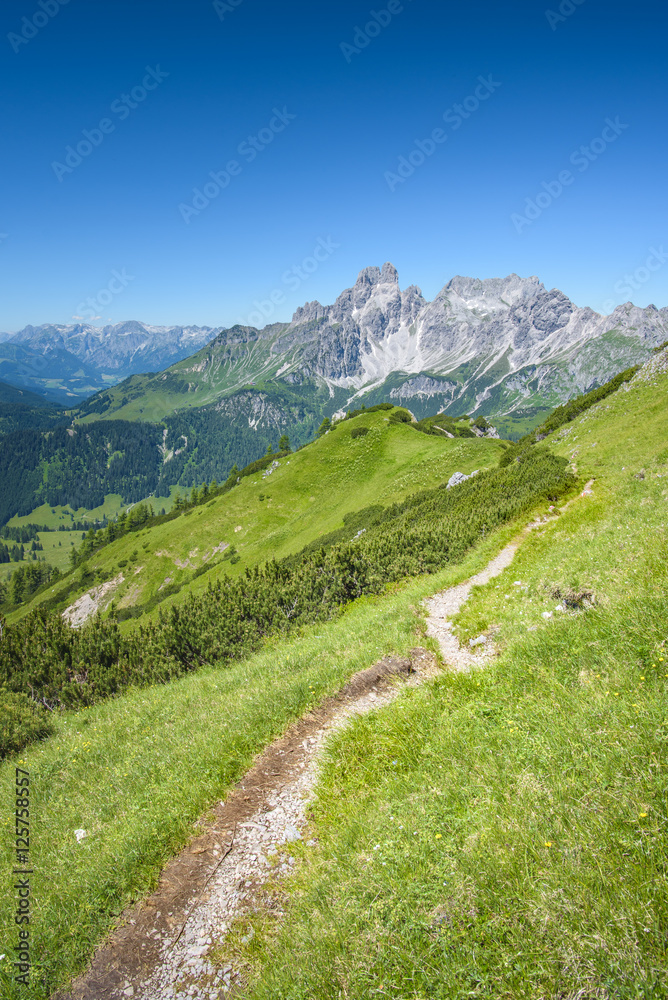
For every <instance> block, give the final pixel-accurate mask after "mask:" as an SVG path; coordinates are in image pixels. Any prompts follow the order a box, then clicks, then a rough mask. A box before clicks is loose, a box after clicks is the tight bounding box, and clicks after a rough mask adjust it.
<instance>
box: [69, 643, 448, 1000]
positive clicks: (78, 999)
mask: <svg viewBox="0 0 668 1000" xmlns="http://www.w3.org/2000/svg"><path fill="white" fill-rule="evenodd" d="M437 670H438V667H437V662H436V657H435V656H434V654H433V653H430V652H428V651H427V650H425V649H420V648H418V649H414V650H412V652H411V653H410V654H409V656H408V657H406V658H398V657H386V658H385V659H383V660H381V661H380V662H379V663H377V664H375V665H374V666H373V667H371V668H369V669H368V670H364V671H362V672H361V673H359V674H356V675H355V676H354V677H353V678H352V679H351V680H350V681H349V683H348V684H347V685H346V686H345V687H344V688H343V689H342V691H340V692H339V694H337V695H336V696H335V697H333V698H329V699H328V700H327V701H325V702H324V703H323V704H322V705H321V706H319V707H318V708H317V709H316V710H314V711H313V712H310V713H309V714H308V715H306V716H305V717H304V718H302V719H300V720H299V721H298V722H296V723H295V724H294V725H293V726H291V727H290V729H289V730H288V731H287V733H286V734H285V735H284V736H282V737H280V738H279V739H277V740H275V741H274V742H273V743H272V744H271V745H270V746H269V747H268V748H267V749H266V750H265V751H264V752H263V753H262V754H261V755H260V756H259V757H258V758H257V760H256V762H255V764H254V766H253V767H252V768H251V769H250V771H248V773H247V774H246V775H245V777H244V778H243V779H242V781H241V782H239V784H238V785H237V786H236V787H235V788H234V789H233V790H232V792H231V793H230V794H229V795H228V797H227V799H226V800H225V801H224V802H220V803H219V804H218V806H217V807H216V808H215V809H214V811H213V812H214V817H213V820H212V821H211V820H209V821H208V822H207V823H206V827H205V829H203V830H202V829H201V824H200V831H201V832H199V833H198V835H197V836H196V837H195V839H194V840H192V841H191V843H190V844H189V845H188V846H187V847H186V848H185V849H184V850H183V851H182V852H181V854H179V855H178V856H177V857H175V858H174V859H172V860H171V861H170V862H169V863H168V864H167V866H166V867H165V869H164V871H163V873H162V876H161V878H160V883H159V885H158V888H157V889H156V891H155V892H154V893H153V894H152V895H151V896H150V897H148V898H147V899H146V900H144V901H143V902H141V903H139V904H137V905H135V906H134V907H132V908H131V909H130V910H128V911H127V912H126V913H125V915H124V917H123V919H122V921H121V924H120V926H119V927H118V928H117V929H116V930H115V931H114V932H113V933H112V934H111V935H110V936H109V938H108V939H107V941H106V942H105V943H104V944H103V945H102V946H101V948H100V949H99V950H98V952H97V954H96V955H95V957H94V959H93V962H92V964H91V967H90V969H89V970H88V971H87V972H86V973H84V975H82V976H81V977H79V979H78V980H76V981H75V983H74V984H73V987H72V989H71V991H70V992H59V993H57V994H56V995H55V996H54V998H53V1000H123V998H127V997H135V998H137V1000H186V998H190V997H196V998H204V1000H214V998H215V1000H218V998H222V997H225V996H226V995H228V994H229V992H230V991H233V990H234V987H235V985H237V984H238V982H239V975H240V970H239V969H238V968H235V965H234V963H233V962H231V963H230V964H228V965H223V966H222V967H221V966H220V965H219V964H216V965H214V964H212V962H211V961H210V958H209V957H208V953H209V951H210V949H212V948H214V947H216V946H218V947H220V945H221V943H222V942H223V940H224V938H225V936H226V934H227V932H228V931H229V929H230V927H231V926H232V925H233V924H234V922H235V921H238V920H239V919H240V918H242V917H243V916H244V915H247V914H249V913H251V912H254V911H257V910H258V909H263V910H265V911H266V910H268V909H270V910H272V912H276V902H275V899H274V898H273V896H272V893H271V891H270V889H269V887H268V883H269V882H272V883H276V881H277V879H278V880H280V878H281V876H282V875H284V874H287V873H289V872H290V870H291V868H292V866H293V865H294V859H293V858H292V857H291V856H290V844H291V843H294V842H295V841H297V840H301V839H302V834H303V831H304V829H305V826H306V809H307V806H308V803H309V800H310V799H311V798H312V795H313V788H314V785H315V782H316V779H317V773H318V767H317V763H318V762H317V758H318V752H319V751H320V749H321V748H322V745H323V743H324V741H325V740H326V739H327V737H328V736H329V735H330V734H331V733H332V732H334V731H335V730H336V729H338V728H340V727H341V726H344V725H345V724H346V722H347V721H348V720H349V719H350V718H352V717H353V716H355V715H360V714H363V713H365V712H369V711H371V710H372V709H374V708H377V707H379V706H381V705H385V704H388V703H389V702H390V701H392V700H393V699H394V698H395V697H396V696H397V694H398V693H399V691H400V690H401V686H400V685H399V683H397V682H398V681H399V680H402V681H403V682H404V684H407V685H414V684H419V683H421V682H422V681H424V680H425V679H426V678H428V677H430V676H432V675H434V674H435V673H436V672H437ZM279 915H280V912H279Z"/></svg>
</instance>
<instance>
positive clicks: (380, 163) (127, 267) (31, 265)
mask: <svg viewBox="0 0 668 1000" xmlns="http://www.w3.org/2000/svg"><path fill="white" fill-rule="evenodd" d="M401 7H402V8H403V9H398V8H401ZM45 8H46V10H45ZM217 8H218V9H217ZM559 9H560V8H559V4H557V3H552V0H541V2H528V0H519V2H516V3H513V4H510V5H508V4H502V3H498V2H494V3H492V2H486V3H481V2H476V0H473V2H471V3H467V4H461V3H457V4H455V3H449V2H445V3H443V2H437V0H431V2H430V0H403V3H400V2H398V0H391V2H390V3H389V5H388V2H387V0H378V3H376V4H371V3H370V2H369V0H338V2H337V3H327V2H325V3H314V2H313V0H309V2H302V0H293V2H289V0H287V2H284V3H276V2H275V0H229V2H227V3H225V2H222V0H218V2H217V4H214V3H212V2H211V0H180V2H179V0H172V2H169V3H164V2H153V0H88V2H86V0H69V2H68V3H65V4H64V5H62V6H60V4H59V0H41V2H40V0H4V2H3V4H2V7H1V9H0V23H1V27H2V31H0V70H1V71H2V74H3V83H4V88H3V89H4V93H5V95H8V100H7V99H6V100H5V102H4V103H3V110H2V119H3V120H2V135H3V156H2V172H3V184H2V205H1V207H0V234H2V235H0V269H1V272H0V273H1V274H2V285H1V293H2V297H1V299H0V301H1V304H2V309H1V312H0V330H6V331H7V330H17V329H20V328H21V327H22V326H24V325H25V324H27V323H32V324H39V323H44V322H61V323H62V322H72V317H73V316H74V315H79V314H81V307H82V306H83V307H84V309H85V312H84V315H85V317H86V318H88V317H89V316H92V315H100V317H101V318H100V319H99V320H96V322H97V323H100V324H101V323H103V322H107V321H108V320H111V321H113V322H117V321H120V320H124V319H130V318H133V319H140V320H143V321H146V322H152V323H165V324H176V323H180V324H190V323H197V324H201V325H204V324H206V325H211V326H214V325H231V324H233V323H235V322H239V321H245V320H247V319H248V318H249V317H252V316H253V313H256V312H257V307H256V305H255V302H256V301H259V302H263V303H265V305H264V308H265V312H266V315H267V318H268V319H270V320H272V321H273V320H282V319H285V318H289V317H290V316H291V315H292V311H293V310H294V308H295V307H296V306H298V305H300V304H301V303H303V302H305V301H308V300H311V299H315V298H317V299H319V300H320V301H323V302H331V301H333V300H334V298H335V297H336V295H337V294H338V293H339V292H340V291H341V290H342V289H343V288H345V287H347V286H348V285H350V284H351V283H352V282H353V281H354V279H355V277H356V275H357V272H358V271H359V270H360V269H361V268H362V267H365V266H368V265H371V264H377V265H380V264H382V263H383V262H384V261H385V260H391V261H392V262H393V263H394V264H395V265H396V266H397V268H398V269H399V274H400V279H401V284H402V286H406V285H408V284H411V283H415V284H418V285H420V286H421V288H422V290H423V292H424V293H425V295H426V296H427V297H429V298H431V297H433V296H434V295H435V294H436V292H437V291H438V290H439V288H441V287H442V285H443V284H445V282H446V281H448V280H449V279H450V278H451V277H452V276H453V275H454V274H465V275H472V276H476V277H481V278H485V277H492V276H499V275H505V274H508V273H510V272H512V271H515V272H517V273H519V274H521V275H531V274H536V275H538V276H539V277H540V279H541V280H542V281H543V282H544V283H545V284H546V285H547V287H554V286H557V287H559V288H561V289H562V290H563V291H564V292H566V293H567V294H568V295H569V296H570V297H571V298H572V299H573V300H574V301H575V302H577V303H578V304H579V305H591V306H592V307H594V308H596V309H599V310H601V309H603V307H604V305H606V304H607V305H608V306H609V305H610V304H611V303H618V302H623V301H626V300H627V299H629V298H631V299H632V300H633V301H635V302H637V303H638V304H640V305H646V304H648V303H649V302H654V303H655V304H656V305H657V306H663V305H667V304H668V295H667V294H666V291H667V288H668V257H667V258H666V259H664V260H663V261H662V260H661V256H660V253H659V257H658V258H654V259H653V261H652V268H653V269H650V268H647V269H644V268H645V264H646V260H647V258H648V256H650V255H651V253H652V251H653V249H655V250H657V251H659V252H660V251H661V249H662V248H663V249H664V250H668V227H667V225H666V220H667V215H666V208H667V206H666V198H667V195H666V192H667V187H668V185H667V184H666V162H667V153H668V129H667V128H666V124H667V123H666V106H667V102H666V96H667V88H666V77H667V75H668V60H666V54H665V51H666V50H665V46H666V37H667V33H668V9H667V8H666V5H665V3H664V2H659V0H637V2H636V3H635V4H633V5H630V6H629V4H628V3H620V2H617V0H612V2H611V0H583V2H580V3H576V2H573V0H564V2H562V4H561V9H562V10H563V11H564V12H565V13H562V14H559ZM372 10H373V11H375V12H376V14H377V17H376V18H375V19H374V18H373V17H372V15H371V11H372ZM546 10H547V11H550V10H552V11H553V12H554V13H555V14H556V15H557V17H558V18H559V19H558V20H557V19H556V18H554V17H551V16H550V17H548V16H547V14H546ZM569 11H570V13H569ZM24 18H27V21H24V20H23V19H24ZM42 22H46V23H42ZM372 22H373V23H372ZM368 24H371V27H370V28H369V29H368V30H367V28H366V25H368ZM357 26H359V27H360V28H361V29H362V30H363V34H362V35H360V34H356V27H357ZM27 36H34V37H27ZM353 46H354V48H353ZM355 49H357V51H355ZM147 67H148V68H150V69H151V70H152V71H153V73H152V74H148V72H147ZM165 74H168V75H165ZM481 78H482V79H483V80H487V81H488V83H487V84H486V85H483V84H482V83H481V82H480V79H481ZM144 84H146V87H145V86H144ZM137 88H138V89H137ZM149 88H152V89H149ZM476 91H477V94H478V96H477V97H476ZM490 91H491V92H490ZM123 95H127V103H126V97H124V96H123ZM482 98H484V99H482ZM455 105H461V106H462V108H461V110H462V111H464V114H465V115H466V116H467V117H464V116H462V115H460V113H459V111H457V110H456V109H455ZM274 109H276V110H277V111H278V112H279V113H280V115H279V116H277V114H276V110H274ZM449 109H450V110H449ZM448 112H449V113H448ZM444 115H446V119H445V120H444ZM292 116H294V117H292ZM103 119H106V120H107V121H106V124H105V127H106V128H107V130H108V131H107V133H106V134H105V133H104V132H103V131H102V132H100V133H99V134H98V133H97V132H96V131H94V130H96V129H99V126H100V122H101V121H102V120H103ZM607 119H610V120H611V121H612V122H613V123H615V128H611V126H609V125H606V120H607ZM439 128H440V129H441V132H440V133H437V135H438V137H439V139H441V140H442V141H441V142H439V143H434V142H433V140H431V141H432V146H433V152H430V151H431V149H432V146H430V145H429V144H428V143H427V145H426V146H424V145H423V150H426V151H427V154H429V155H425V153H424V152H422V153H420V151H419V150H418V149H417V147H416V145H415V143H416V140H419V141H420V142H422V143H424V141H425V140H427V139H428V138H429V137H430V135H431V134H432V133H433V131H434V129H439ZM84 130H88V132H89V139H88V140H86V139H85V138H84ZM263 130H264V131H263ZM254 136H255V137H258V138H257V139H256V140H255V149H254V150H253V145H252V143H249V142H248V139H249V137H254ZM603 136H604V137H605V138H602V137H603ZM91 138H92V140H93V142H95V141H97V145H91V147H90V153H89V154H88V155H84V156H82V159H81V162H80V163H79V164H77V160H76V156H77V155H79V154H76V147H77V146H78V145H79V144H80V143H82V142H84V145H83V146H81V147H80V152H81V151H82V150H83V152H84V154H86V153H87V150H88V147H87V146H86V145H85V143H86V142H89V141H90V139H91ZM269 140H271V141H269ZM592 140H593V146H590V143H591V142H592ZM583 145H584V146H585V147H588V148H589V153H588V154H582V153H578V150H579V148H580V147H581V146H583ZM68 146H69V147H73V148H74V150H75V157H74V158H73V157H72V155H70V158H69V167H68V161H66V149H67V147H68ZM253 152H254V153H255V155H254V157H253ZM587 155H588V157H589V158H588V159H587ZM401 157H404V158H405V160H403V161H401V160H400V158H401ZM421 157H422V158H423V159H424V162H423V163H420V160H421ZM411 159H412V162H413V166H412V167H411V166H410V160H411ZM230 161H234V162H233V165H232V175H231V176H229V183H227V186H226V187H225V188H224V190H220V191H219V192H218V193H217V194H216V196H215V197H214V198H212V199H211V200H210V204H208V206H206V207H201V206H202V205H203V202H202V201H197V202H195V206H200V208H199V209H198V214H195V212H193V211H191V209H192V208H193V199H194V197H195V195H194V191H193V189H195V188H198V189H199V190H200V191H202V190H203V189H204V185H205V184H207V183H209V184H210V185H211V186H210V187H209V188H208V192H209V193H212V192H216V190H217V189H216V185H215V183H214V182H213V181H212V180H211V178H210V176H209V175H210V172H214V173H216V172H220V171H222V170H225V168H226V165H227V164H229V163H230ZM401 162H403V164H404V165H403V168H402V170H403V173H404V174H406V175H409V176H406V177H405V178H404V179H402V180H398V179H397V178H398V176H399V171H398V167H399V164H400V163H401ZM59 164H61V165H62V166H59ZM234 164H236V166H235V165H234ZM407 164H408V165H407ZM584 164H586V165H587V168H586V169H584V167H583V165H584ZM65 167H68V169H67V171H65V169H64V168H65ZM411 171H412V172H411ZM563 171H568V175H562V176H568V177H570V180H568V181H567V183H564V184H562V188H563V190H562V191H561V193H558V192H559V183H560V182H559V175H560V173H562V172H563ZM219 180H221V181H225V180H226V178H225V177H223V176H221V175H219ZM543 183H545V184H547V185H548V186H549V191H550V192H551V193H548V191H546V190H545V188H544V187H543ZM540 192H543V194H542V196H541V199H540V200H539V203H538V205H535V201H534V205H535V207H534V208H531V207H529V214H530V215H533V216H534V218H533V219H532V220H531V221H526V220H527V215H526V213H527V199H531V200H535V199H536V197H537V196H538V195H539V193H540ZM555 193H556V197H555V196H554V195H555ZM513 217H514V219H513ZM186 219H187V221H186ZM518 220H519V221H518ZM523 220H524V221H523ZM319 240H322V243H320V244H319V243H318V241H319ZM332 244H338V246H337V247H335V248H334V247H333V246H332ZM316 246H319V247H320V249H319V251H318V256H319V257H321V258H322V260H320V261H318V262H316V260H315V258H312V254H313V251H314V249H315V248H316ZM309 257H311V258H312V259H311V260H310V261H308V262H307V265H306V268H307V270H304V269H302V267H301V265H302V262H303V261H304V260H305V259H307V258H309ZM293 268H299V269H300V270H299V272H295V271H294V270H293ZM309 269H310V270H311V271H312V273H310V274H309V273H308V270H309ZM114 272H117V273H118V274H120V275H121V276H122V275H125V278H124V279H122V280H119V278H118V277H115V276H114ZM286 272H290V274H289V275H288V274H286ZM300 274H301V276H300ZM627 274H629V275H631V276H632V278H633V281H634V283H635V284H636V285H637V288H636V289H635V290H633V291H632V293H631V294H629V290H628V289H627V288H626V287H625V286H626V280H625V275H627ZM272 292H274V293H275V298H276V299H277V300H278V301H277V303H276V304H271V302H270V295H271V293H272ZM89 299H90V300H91V302H88V303H87V300H89ZM78 310H79V311H78ZM254 319H255V320H257V319H258V317H257V316H255V317H254Z"/></svg>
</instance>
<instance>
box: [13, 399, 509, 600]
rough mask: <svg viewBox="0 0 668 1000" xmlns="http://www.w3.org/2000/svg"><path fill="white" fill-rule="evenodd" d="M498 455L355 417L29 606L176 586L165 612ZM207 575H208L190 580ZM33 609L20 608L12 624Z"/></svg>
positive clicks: (380, 416)
mask: <svg viewBox="0 0 668 1000" xmlns="http://www.w3.org/2000/svg"><path fill="white" fill-rule="evenodd" d="M358 427H366V428H368V430H369V433H368V434H367V435H366V436H363V437H358V438H353V437H352V435H351V431H353V430H354V429H355V428H358ZM502 451H503V446H502V445H501V444H500V443H499V442H498V441H494V440H486V439H478V438H470V439H468V438H467V439H456V440H450V439H442V438H439V437H436V436H433V437H432V436H428V435H426V434H422V433H420V432H419V431H417V430H415V429H414V428H413V427H412V426H410V425H407V424H392V423H390V421H389V418H388V415H387V413H384V412H380V413H373V414H368V415H364V416H360V417H357V418H355V419H353V420H348V421H345V422H344V423H342V424H341V425H339V426H338V427H336V429H334V430H332V431H330V432H329V433H328V434H327V435H325V437H324V438H322V439H320V440H318V441H316V442H314V443H313V444H312V445H309V446H308V447H307V448H304V449H302V450H301V451H298V452H296V453H294V454H292V455H290V456H288V457H286V458H283V459H281V460H280V461H279V465H278V468H276V469H275V470H274V471H273V472H272V473H271V475H267V476H265V475H264V474H263V473H259V474H258V475H257V476H253V477H248V478H244V479H242V480H241V482H240V484H239V485H238V486H237V487H236V488H235V489H233V490H232V491H231V492H230V493H228V494H225V495H224V496H222V497H219V498H216V499H214V500H212V501H210V502H209V503H208V504H206V505H204V506H201V507H197V508H195V509H194V510H192V511H189V512H187V513H185V514H182V515H181V516H180V517H178V518H176V519H175V520H173V521H168V522H167V523H166V524H162V525H158V526H157V527H154V528H151V529H147V530H144V531H140V532H136V533H132V534H129V535H126V536H125V537H123V538H121V539H118V540H117V541H116V542H113V543H112V544H111V545H109V546H107V547H106V548H105V549H103V550H101V551H100V552H99V553H97V554H96V555H94V556H93V557H91V559H90V560H89V561H88V563H87V565H86V567H85V569H84V571H83V576H84V577H85V583H84V584H83V585H79V586H77V585H76V580H77V579H81V577H82V571H81V570H79V571H77V573H75V575H74V581H73V580H72V578H68V579H66V580H64V581H62V582H61V583H60V584H57V585H56V586H55V587H54V588H52V589H51V590H49V591H48V592H47V593H46V594H44V595H41V596H40V597H39V598H37V602H36V603H39V602H40V601H43V600H46V599H55V598H57V597H58V596H59V595H61V594H62V596H63V598H65V597H67V599H68V600H69V601H73V600H74V599H75V598H76V597H78V596H79V595H80V594H82V593H84V592H85V591H86V590H87V589H89V588H90V586H91V585H92V584H95V583H97V584H99V583H101V582H104V581H111V580H117V581H118V582H117V584H115V585H114V586H113V587H112V588H110V589H109V591H108V592H107V594H106V595H105V598H104V601H103V606H104V607H107V606H108V605H109V603H110V602H111V601H112V600H113V601H115V602H116V604H117V605H118V607H119V608H120V609H121V610H122V609H124V608H128V607H132V606H135V605H145V604H147V603H148V602H150V601H151V600H152V599H154V598H156V597H160V595H161V592H162V591H161V588H162V590H164V589H166V588H167V587H169V586H179V585H181V584H183V585H184V587H183V589H182V590H181V591H180V593H179V594H178V595H176V596H173V597H168V598H167V599H166V601H165V602H164V604H165V606H166V605H168V604H169V603H172V602H174V601H176V602H180V601H182V600H183V599H184V598H185V596H186V595H187V593H189V592H194V593H197V592H201V591H203V590H205V589H206V587H207V586H208V583H209V582H210V581H211V582H214V581H215V580H216V579H218V578H219V577H220V576H222V575H226V576H231V577H236V576H238V575H239V574H241V573H242V572H243V571H244V570H245V569H246V568H248V567H250V566H255V565H258V564H259V563H262V562H265V561H267V560H268V559H272V558H276V559H280V558H282V557H283V556H286V555H289V554H291V553H294V552H297V551H299V550H300V549H301V548H303V547H304V546H305V545H308V544H309V543H311V542H313V541H315V540H316V539H317V538H318V537H319V536H322V535H326V534H327V533H328V532H331V531H332V530H334V529H336V528H340V527H342V526H343V518H344V516H345V515H346V514H349V513H351V512H353V511H358V510H361V509H362V508H364V507H368V506H371V505H381V506H389V505H390V504H391V503H395V502H397V501H399V500H401V499H403V498H404V497H406V496H407V495H409V494H411V493H416V492H418V491H419V490H422V489H425V488H428V487H432V486H436V485H438V484H439V483H441V482H443V481H447V480H448V479H449V477H450V476H451V475H452V473H453V472H456V471H459V472H464V473H470V472H472V471H473V470H474V469H478V468H485V467H490V466H494V465H496V463H497V462H498V459H499V456H500V455H501V454H502ZM157 503H159V501H156V504H157ZM353 533H354V532H353ZM63 534H64V533H63ZM226 546H227V547H229V548H225V547H226ZM232 547H234V548H235V549H236V552H237V554H238V556H239V561H238V562H235V563H232V562H231V560H230V559H229V558H227V559H223V556H224V555H225V554H226V553H227V555H228V556H229V549H231V548H232ZM208 565H210V566H211V567H212V568H211V569H210V570H208V572H206V573H204V574H203V575H201V576H199V577H197V578H195V579H193V575H194V573H195V572H197V571H198V570H201V569H203V568H206V567H207V566H208ZM121 575H122V577H123V580H122V582H121V581H120V580H119V577H120V576H121ZM31 607H32V605H28V606H27V607H23V608H21V609H20V610H19V611H18V612H15V613H14V615H13V616H10V620H13V619H14V618H16V617H22V616H23V615H24V614H25V613H26V612H27V611H28V610H29V609H30V608H31Z"/></svg>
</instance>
